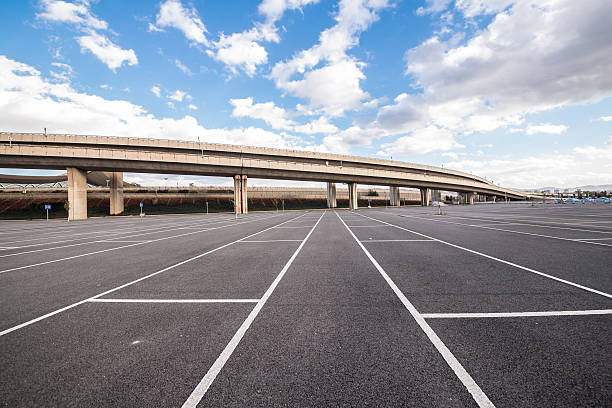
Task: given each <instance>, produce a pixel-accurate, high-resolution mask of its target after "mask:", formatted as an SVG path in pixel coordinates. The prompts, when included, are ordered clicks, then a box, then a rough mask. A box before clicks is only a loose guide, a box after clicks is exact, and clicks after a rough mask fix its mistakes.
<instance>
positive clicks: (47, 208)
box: [45, 204, 51, 221]
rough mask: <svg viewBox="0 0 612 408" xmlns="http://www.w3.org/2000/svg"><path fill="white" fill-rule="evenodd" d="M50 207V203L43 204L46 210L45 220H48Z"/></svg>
mask: <svg viewBox="0 0 612 408" xmlns="http://www.w3.org/2000/svg"><path fill="white" fill-rule="evenodd" d="M50 209H51V204H45V210H46V211H47V221H49V210H50Z"/></svg>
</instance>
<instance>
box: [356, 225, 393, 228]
mask: <svg viewBox="0 0 612 408" xmlns="http://www.w3.org/2000/svg"><path fill="white" fill-rule="evenodd" d="M350 227H351V228H384V227H386V225H351V226H350Z"/></svg>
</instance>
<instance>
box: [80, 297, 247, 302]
mask: <svg viewBox="0 0 612 408" xmlns="http://www.w3.org/2000/svg"><path fill="white" fill-rule="evenodd" d="M89 302H92V303H257V302H259V299H108V298H104V299H102V298H96V299H91V300H89Z"/></svg>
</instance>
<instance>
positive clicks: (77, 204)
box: [66, 167, 87, 220]
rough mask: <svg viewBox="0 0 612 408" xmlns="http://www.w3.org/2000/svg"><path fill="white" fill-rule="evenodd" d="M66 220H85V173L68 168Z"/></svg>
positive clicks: (74, 168)
mask: <svg viewBox="0 0 612 408" xmlns="http://www.w3.org/2000/svg"><path fill="white" fill-rule="evenodd" d="M66 171H67V173H68V220H86V219H87V171H85V170H81V169H77V168H76V167H68V168H67V169H66Z"/></svg>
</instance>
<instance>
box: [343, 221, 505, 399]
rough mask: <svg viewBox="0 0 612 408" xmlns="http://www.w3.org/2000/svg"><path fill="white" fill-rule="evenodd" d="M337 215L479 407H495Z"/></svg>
mask: <svg viewBox="0 0 612 408" xmlns="http://www.w3.org/2000/svg"><path fill="white" fill-rule="evenodd" d="M336 216H337V217H338V218H339V219H340V221H341V222H342V224H344V226H345V227H346V229H347V230H348V232H349V233H350V234H351V236H352V237H353V238H354V239H355V241H356V242H357V244H358V245H359V247H361V249H362V251H363V252H364V253H365V254H366V256H367V257H368V258H369V259H370V262H372V264H373V265H374V267H375V268H376V269H377V270H378V272H380V274H381V275H382V277H383V278H384V279H385V281H387V283H388V284H389V286H390V287H391V289H392V290H393V292H394V293H395V295H396V296H397V297H398V298H399V300H400V301H401V302H402V304H403V305H404V307H406V309H407V310H408V312H410V314H411V315H412V317H413V318H414V320H415V321H416V322H417V324H418V325H419V326H420V327H421V329H422V330H423V332H425V334H426V335H427V337H428V338H429V340H430V341H431V343H432V344H433V345H434V347H435V348H436V349H437V350H438V352H439V353H440V355H442V358H444V360H445V361H446V363H447V364H448V365H449V367H450V368H451V369H452V370H453V372H454V373H455V375H456V376H457V378H459V380H460V381H461V382H462V383H463V385H464V386H465V388H466V389H467V390H468V391H469V393H470V394H472V398H474V401H476V403H477V404H478V406H479V407H495V405H493V403H492V402H491V400H489V397H487V395H486V394H485V393H484V391H482V389H481V388H480V386H479V385H478V384H476V381H474V379H473V378H472V376H471V375H470V374H469V373H468V372H467V371H466V370H465V368H463V366H462V365H461V363H460V362H459V360H457V358H456V357H455V356H454V355H453V353H452V352H451V351H450V350H449V349H448V347H446V345H445V344H444V342H443V341H442V340H441V339H440V338H439V337H438V335H437V334H436V332H435V331H434V330H433V329H432V328H431V326H429V324H428V323H427V322H426V321H425V319H424V318H423V316H421V314H420V313H419V312H418V310H417V309H416V308H415V307H414V305H413V304H412V303H411V302H410V301H409V300H408V298H407V297H406V296H405V295H404V293H403V292H402V291H401V290H400V289H399V288H398V287H397V285H396V284H395V282H393V280H392V279H391V278H390V277H389V275H388V274H387V272H385V270H384V269H383V268H382V266H380V264H379V263H378V262H377V261H376V259H374V257H373V256H372V254H370V251H368V250H367V249H366V247H365V246H363V244H362V243H361V242H359V239H358V238H357V237H356V236H355V234H354V233H353V231H351V229H350V228H349V226H348V225H346V223H345V222H344V220H343V219H342V218H341V217H340V215H338V213H336ZM368 218H369V217H368Z"/></svg>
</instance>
